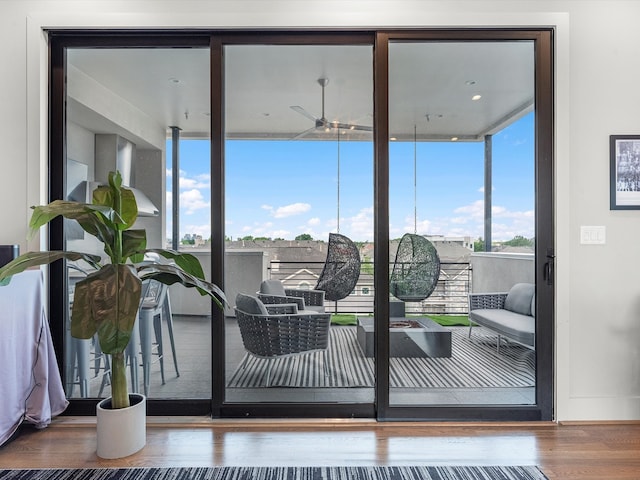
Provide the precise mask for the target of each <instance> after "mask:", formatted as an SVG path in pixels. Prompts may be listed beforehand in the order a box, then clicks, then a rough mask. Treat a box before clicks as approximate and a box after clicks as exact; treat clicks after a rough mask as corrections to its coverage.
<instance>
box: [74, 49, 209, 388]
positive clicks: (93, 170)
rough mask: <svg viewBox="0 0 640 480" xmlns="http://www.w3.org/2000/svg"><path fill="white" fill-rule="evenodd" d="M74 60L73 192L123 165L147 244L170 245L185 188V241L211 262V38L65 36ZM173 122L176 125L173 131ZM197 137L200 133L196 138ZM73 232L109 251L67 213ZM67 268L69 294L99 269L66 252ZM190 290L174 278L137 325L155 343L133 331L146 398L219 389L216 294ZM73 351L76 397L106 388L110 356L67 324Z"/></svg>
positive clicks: (88, 191)
mask: <svg viewBox="0 0 640 480" xmlns="http://www.w3.org/2000/svg"><path fill="white" fill-rule="evenodd" d="M66 71H67V96H66V105H67V109H66V122H67V123H66V132H67V137H66V151H67V158H66V168H67V177H66V185H67V190H66V195H67V198H68V199H72V200H76V201H82V202H91V198H92V191H93V188H95V185H96V184H97V183H105V182H106V181H107V178H108V173H109V172H110V171H113V170H116V169H117V170H119V171H120V172H121V173H122V175H123V183H124V185H125V186H128V187H131V188H135V189H136V192H137V193H136V195H137V201H138V208H139V210H140V213H139V217H138V220H137V222H136V225H135V226H136V228H143V229H145V230H146V232H147V248H167V247H168V248H171V246H172V245H171V237H172V234H171V232H172V218H176V217H175V216H173V215H172V210H171V206H172V205H174V203H173V202H172V197H173V196H174V194H175V196H176V197H178V198H179V199H180V201H179V202H178V205H180V207H179V208H180V215H178V216H177V218H179V219H181V220H179V222H180V228H179V232H180V239H179V240H180V242H179V245H178V249H180V250H188V251H190V252H194V253H195V254H196V255H197V256H198V257H200V260H201V263H202V264H203V266H204V267H205V269H208V268H209V266H210V264H211V262H210V254H209V253H208V249H207V240H208V238H209V237H210V232H209V230H210V220H209V216H210V204H209V200H208V199H209V198H210V192H209V189H208V188H209V187H208V178H209V172H210V160H209V158H210V153H209V151H210V149H209V141H208V138H209V136H210V135H209V130H210V126H209V125H210V116H209V107H208V105H209V103H210V102H209V50H208V49H207V48H180V49H173V48H126V49H117V48H99V49H98V48H68V49H67V65H66ZM175 131H177V132H179V136H178V137H173V138H174V139H173V140H171V138H172V133H173V132H175ZM168 138H169V139H170V140H168ZM176 138H177V139H178V141H179V142H185V143H186V144H185V145H178V147H182V163H181V164H180V169H179V170H176V171H179V175H180V181H179V182H178V185H179V192H178V191H174V190H173V189H172V187H171V185H172V182H171V178H172V172H173V162H174V161H175V160H176V156H174V155H173V150H174V149H173V143H172V142H174V141H175V139H176ZM189 138H192V139H193V138H197V139H204V140H198V142H200V143H191V141H190V140H187V139H189ZM194 142H195V141H194ZM178 151H180V148H178ZM177 158H179V157H177ZM143 201H144V202H143ZM65 241H66V249H67V250H78V251H83V252H88V253H94V254H96V255H101V256H103V257H104V252H103V251H102V248H101V244H100V243H99V242H98V241H97V240H96V239H95V238H94V237H92V236H91V235H89V234H87V233H84V232H83V231H82V230H79V229H78V228H75V227H74V226H73V224H71V223H68V224H65ZM67 271H68V284H69V306H71V304H72V302H73V293H74V284H75V283H76V282H77V281H78V280H79V279H81V278H83V277H85V276H86V275H87V274H89V273H91V270H90V269H89V267H88V265H86V264H82V263H76V264H71V263H70V264H68V265H67ZM207 278H209V277H207ZM193 294H194V292H193V291H191V290H189V291H186V290H185V289H182V288H181V287H178V286H175V287H173V286H172V287H170V288H169V293H168V295H167V296H166V301H165V302H164V303H163V304H162V305H161V306H160V307H162V308H161V309H160V310H159V312H160V313H159V314H158V315H156V316H154V317H153V320H152V323H153V324H152V325H149V327H150V328H145V329H135V331H136V332H138V331H139V333H140V335H142V337H147V333H146V332H148V336H149V337H151V338H148V340H149V342H150V343H151V344H152V349H151V350H148V349H146V348H142V345H143V344H144V342H141V341H134V342H132V348H131V350H130V352H129V359H128V362H129V381H130V385H131V387H130V388H131V390H132V391H140V392H144V393H146V394H147V396H148V397H149V398H161V399H166V398H203V399H209V398H211V374H210V370H209V367H208V366H209V365H210V364H211V360H210V359H211V340H210V337H211V335H210V330H211V328H210V320H211V302H210V301H204V302H203V301H202V300H201V299H200V296H199V295H197V294H195V296H193ZM138 321H139V322H140V320H138ZM67 326H68V319H67ZM142 337H141V338H142ZM142 340H144V338H142ZM65 353H66V354H65V360H64V363H65V372H64V373H65V383H66V384H65V386H66V392H67V396H68V397H69V398H96V397H107V396H109V395H110V384H109V380H110V377H109V374H110V371H109V367H110V363H109V358H108V357H107V356H105V355H103V354H102V353H101V350H100V348H99V345H98V344H97V342H96V341H95V339H91V340H77V339H74V338H72V337H71V335H70V334H69V332H68V329H67V334H66V335H65ZM145 378H148V381H146V380H145Z"/></svg>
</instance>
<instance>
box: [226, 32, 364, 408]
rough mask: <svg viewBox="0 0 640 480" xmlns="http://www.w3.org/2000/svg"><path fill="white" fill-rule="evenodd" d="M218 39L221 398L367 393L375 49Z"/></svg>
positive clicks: (347, 397)
mask: <svg viewBox="0 0 640 480" xmlns="http://www.w3.org/2000/svg"><path fill="white" fill-rule="evenodd" d="M223 48H224V55H223V58H224V64H223V68H224V85H225V89H224V105H225V109H224V125H225V131H224V141H225V149H224V165H225V180H224V183H225V262H226V263H225V279H226V282H225V288H226V293H227V295H228V297H229V307H228V308H227V311H226V314H227V316H226V321H225V328H226V330H225V340H226V341H225V352H226V355H225V385H226V390H225V400H226V402H228V403H237V404H257V406H256V411H259V410H260V407H263V408H267V407H268V406H269V405H271V406H274V405H279V407H278V408H280V409H282V408H285V409H286V408H287V407H286V405H287V404H292V403H296V404H308V405H309V407H308V411H311V409H313V405H317V404H327V403H333V404H338V403H339V404H346V405H352V404H358V403H365V404H372V403H373V400H374V378H373V375H372V373H373V371H372V368H371V365H372V361H373V358H370V359H367V358H365V357H363V355H362V353H361V350H360V347H359V345H358V343H357V339H356V323H357V318H358V317H359V316H362V317H369V318H371V317H372V313H373V299H374V292H373V264H372V261H371V260H372V258H373V243H372V240H373V134H372V131H373V69H372V60H373V48H372V46H371V45H296V44H282V45H264V44H254V45H244V44H243V45H232V44H231V45H225V46H224V47H223ZM361 264H362V265H361ZM282 304H286V305H287V306H286V307H283V306H282ZM234 307H235V308H234ZM371 357H372V355H371ZM283 406H284V407H283ZM240 408H242V407H240Z"/></svg>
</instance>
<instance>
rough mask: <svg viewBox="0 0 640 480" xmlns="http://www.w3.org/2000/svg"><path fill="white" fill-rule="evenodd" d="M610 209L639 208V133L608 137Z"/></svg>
mask: <svg viewBox="0 0 640 480" xmlns="http://www.w3.org/2000/svg"><path fill="white" fill-rule="evenodd" d="M609 149H610V153H609V157H610V162H611V164H610V169H611V170H610V172H611V173H610V182H611V186H610V189H611V204H610V209H611V210H640V135H611V136H610V137H609Z"/></svg>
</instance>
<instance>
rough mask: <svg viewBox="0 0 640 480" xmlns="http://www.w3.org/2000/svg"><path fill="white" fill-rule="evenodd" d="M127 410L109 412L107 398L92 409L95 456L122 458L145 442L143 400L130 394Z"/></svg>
mask: <svg viewBox="0 0 640 480" xmlns="http://www.w3.org/2000/svg"><path fill="white" fill-rule="evenodd" d="M129 402H130V403H131V406H130V407H129V408H120V409H117V410H113V409H112V408H111V398H105V399H104V400H102V401H101V402H100V403H98V405H97V407H96V418H97V434H98V435H97V437H98V448H97V454H98V456H99V457H101V458H122V457H126V456H129V455H132V454H134V453H136V452H137V451H138V450H140V449H142V447H144V445H145V443H146V441H147V399H146V397H145V396H144V395H141V394H139V393H130V394H129Z"/></svg>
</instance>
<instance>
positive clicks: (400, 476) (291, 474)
mask: <svg viewBox="0 0 640 480" xmlns="http://www.w3.org/2000/svg"><path fill="white" fill-rule="evenodd" d="M546 478H547V477H545V476H544V475H543V474H542V472H541V471H540V470H539V469H538V468H537V467H209V468H97V469H60V470H58V469H50V470H0V480H27V479H28V480H544V479H546Z"/></svg>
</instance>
